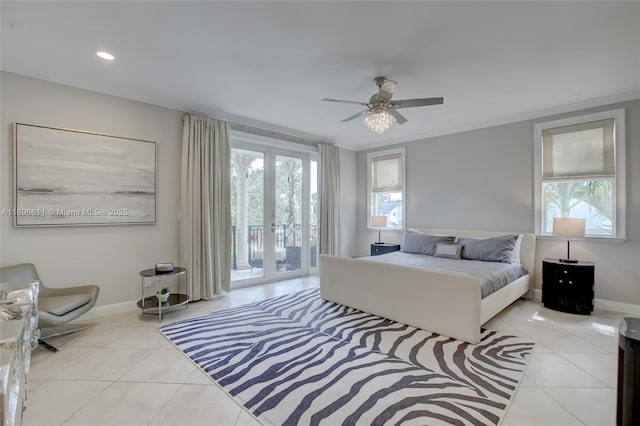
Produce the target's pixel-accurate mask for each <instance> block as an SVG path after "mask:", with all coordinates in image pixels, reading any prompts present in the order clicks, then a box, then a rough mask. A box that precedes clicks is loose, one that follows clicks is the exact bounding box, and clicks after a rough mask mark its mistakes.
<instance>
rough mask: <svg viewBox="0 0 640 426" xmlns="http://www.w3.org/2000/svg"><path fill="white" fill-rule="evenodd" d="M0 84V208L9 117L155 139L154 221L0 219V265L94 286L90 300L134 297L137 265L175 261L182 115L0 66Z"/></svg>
mask: <svg viewBox="0 0 640 426" xmlns="http://www.w3.org/2000/svg"><path fill="white" fill-rule="evenodd" d="M0 84H1V87H2V93H1V98H2V99H1V106H2V128H1V129H2V130H1V138H0V139H1V147H0V168H1V171H0V208H12V207H13V205H12V203H13V201H12V194H13V178H12V173H13V152H12V151H13V148H12V145H13V133H12V123H15V122H20V123H27V124H37V125H43V126H50V127H58V128H65V129H76V130H85V131H89V132H96V133H103V134H108V135H114V136H122V137H127V138H134V139H143V140H148V141H154V142H156V143H157V155H158V168H157V179H158V182H157V191H158V192H157V223H156V224H154V225H120V226H85V227H58V228H55V227H50V228H14V227H13V222H12V218H10V217H0V235H1V237H2V238H1V239H0V265H2V266H8V265H13V264H16V263H22V262H32V263H34V264H35V265H36V267H37V268H38V272H39V274H40V277H41V278H42V280H43V281H44V282H45V284H46V285H47V286H49V287H66V286H71V285H77V284H85V283H92V284H98V285H99V286H100V290H101V291H100V297H99V299H98V303H97V305H108V304H113V303H118V302H123V301H128V300H134V299H137V298H139V296H140V276H139V274H138V273H139V271H140V270H142V269H147V268H151V267H153V266H154V264H155V263H157V262H174V263H176V264H177V263H178V218H177V212H178V206H179V185H180V183H179V182H180V174H179V171H180V144H181V139H182V113H181V112H179V111H174V110H170V109H166V108H161V107H156V106H152V105H148V104H144V103H140V102H134V101H129V100H126V99H122V98H117V97H113V96H108V95H103V94H99V93H95V92H90V91H86V90H81V89H76V88H72V87H68V86H63V85H59V84H54V83H49V82H45V81H42V80H36V79H31V78H27V77H22V76H18V75H16V74H11V73H5V72H3V73H2V74H1V81H0Z"/></svg>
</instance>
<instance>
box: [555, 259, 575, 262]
mask: <svg viewBox="0 0 640 426" xmlns="http://www.w3.org/2000/svg"><path fill="white" fill-rule="evenodd" d="M558 260H559V261H560V262H562V263H578V260H577V259H558Z"/></svg>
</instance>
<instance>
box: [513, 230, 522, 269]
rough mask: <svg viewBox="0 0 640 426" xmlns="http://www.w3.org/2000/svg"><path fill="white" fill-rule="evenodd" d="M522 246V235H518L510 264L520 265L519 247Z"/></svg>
mask: <svg viewBox="0 0 640 426" xmlns="http://www.w3.org/2000/svg"><path fill="white" fill-rule="evenodd" d="M521 244H522V234H519V235H518V239H517V240H516V243H515V245H514V246H513V251H512V252H511V262H515V263H520V245H521Z"/></svg>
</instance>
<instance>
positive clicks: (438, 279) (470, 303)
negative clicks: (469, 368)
mask: <svg viewBox="0 0 640 426" xmlns="http://www.w3.org/2000/svg"><path fill="white" fill-rule="evenodd" d="M415 231H419V232H421V233H424V234H430V235H451V236H456V237H459V238H464V237H467V238H493V237H499V236H504V235H522V239H521V242H520V263H521V264H522V266H524V268H525V269H526V273H525V275H523V276H521V277H520V278H517V279H516V280H515V281H513V282H511V283H509V284H508V285H505V286H504V287H502V288H500V289H498V290H496V291H494V292H493V293H491V294H489V295H487V296H486V297H482V290H481V286H480V279H479V278H478V277H477V276H474V275H470V274H466V273H461V272H454V271H442V270H430V269H423V268H419V267H415V266H405V265H396V264H389V263H384V262H376V261H371V260H367V259H357V258H356V259H351V258H344V257H337V256H329V255H321V256H320V295H321V296H322V298H323V299H325V300H328V301H331V302H335V303H338V304H341V305H345V306H348V307H351V308H355V309H359V310H362V311H364V312H368V313H371V314H375V315H378V316H381V317H384V318H388V319H391V320H393V321H396V322H399V323H403V324H407V325H411V326H414V327H418V328H421V329H424V330H428V331H432V332H435V333H439V334H443V335H445V336H449V337H453V338H456V339H460V340H464V341H466V342H469V343H472V344H476V343H478V342H479V341H480V327H481V325H482V324H484V323H486V322H487V321H489V320H490V319H491V318H492V317H494V316H495V315H496V314H497V313H499V312H500V311H502V310H503V309H504V308H506V307H507V306H509V305H510V304H511V303H513V302H514V301H516V300H517V299H518V298H520V297H522V296H524V295H527V294H528V293H529V291H530V288H531V283H532V282H533V271H534V265H535V262H534V259H535V236H534V235H533V234H528V233H519V232H498V231H461V230H451V229H431V228H426V229H425V228H421V229H415Z"/></svg>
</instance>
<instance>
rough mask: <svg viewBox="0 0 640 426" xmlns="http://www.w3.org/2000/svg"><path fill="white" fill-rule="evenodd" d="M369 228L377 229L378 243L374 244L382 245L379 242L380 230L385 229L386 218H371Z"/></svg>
mask: <svg viewBox="0 0 640 426" xmlns="http://www.w3.org/2000/svg"><path fill="white" fill-rule="evenodd" d="M371 227H372V228H378V242H377V243H376V244H384V243H383V242H382V241H380V229H381V228H386V227H387V217H386V216H371Z"/></svg>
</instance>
